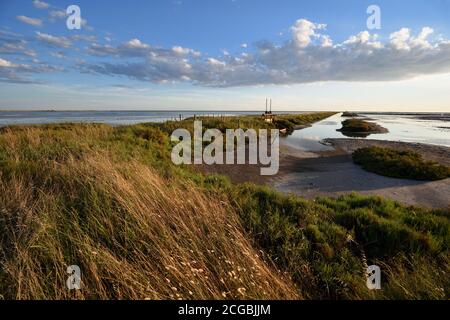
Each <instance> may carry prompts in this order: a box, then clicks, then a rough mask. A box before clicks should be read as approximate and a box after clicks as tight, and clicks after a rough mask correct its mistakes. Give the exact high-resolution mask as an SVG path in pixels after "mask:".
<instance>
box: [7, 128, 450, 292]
mask: <svg viewBox="0 0 450 320" xmlns="http://www.w3.org/2000/svg"><path fill="white" fill-rule="evenodd" d="M216 120H217V119H216ZM186 121H189V120H186ZM233 121H235V120H233ZM255 121H258V120H255ZM259 121H260V120H259ZM297 121H300V120H297ZM261 122H262V121H261ZM292 122H293V121H292ZM185 124H186V123H185ZM176 125H180V123H179V122H177V123H167V124H143V125H135V126H125V127H117V128H113V127H110V126H107V125H69V124H68V125H48V126H38V127H14V128H3V129H0V234H1V235H2V236H1V238H0V241H1V243H0V298H5V299H72V298H76V299H92V298H98V299H145V298H151V299H244V298H245V299H269V298H270V299H298V298H300V299H301V298H320V299H330V298H331V299H367V298H386V299H392V298H429V299H445V298H448V297H449V296H450V295H449V290H450V284H449V281H450V280H449V279H448V277H446V276H445V275H446V274H448V272H449V271H450V270H449V251H448V248H449V242H450V222H449V213H448V212H446V211H427V210H424V209H420V208H407V207H404V206H401V205H399V204H397V203H394V202H390V201H386V200H382V199H379V198H367V197H360V196H357V195H349V196H346V197H342V198H340V199H335V200H333V199H325V198H324V199H317V200H316V201H307V200H303V199H301V198H298V197H294V196H286V195H282V194H279V193H277V192H274V191H273V190H271V189H269V188H266V187H261V186H255V185H251V184H246V185H232V184H231V183H230V182H229V181H228V180H227V179H226V178H224V177H222V176H203V175H201V174H199V173H197V172H195V171H193V170H191V168H190V167H183V166H182V167H175V166H173V165H172V164H171V162H170V150H171V144H170V142H169V132H171V129H172V127H174V126H176ZM211 125H212V124H211ZM241 125H242V123H241ZM260 125H261V126H262V125H264V124H261V123H260ZM372 263H376V264H378V265H380V266H381V268H382V271H383V276H382V277H383V284H382V285H383V290H381V291H377V292H374V291H368V290H367V288H366V286H365V275H364V268H365V266H366V264H372ZM72 264H76V265H79V266H80V267H81V270H82V280H83V282H82V286H83V289H82V290H81V291H78V292H73V291H68V290H67V289H66V287H65V281H66V278H67V276H68V275H67V274H66V268H67V266H68V265H72Z"/></svg>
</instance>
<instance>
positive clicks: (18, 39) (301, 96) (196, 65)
mask: <svg viewBox="0 0 450 320" xmlns="http://www.w3.org/2000/svg"><path fill="white" fill-rule="evenodd" d="M72 4H76V5H78V6H79V7H80V8H81V17H82V18H83V24H82V28H81V30H69V29H68V28H67V27H66V19H67V17H66V16H65V9H66V8H67V7H68V6H69V5H72ZM371 4H376V5H378V6H379V7H380V9H381V29H379V30H367V29H368V28H367V24H366V21H367V18H368V16H369V15H368V14H367V13H366V9H367V7H368V6H369V5H371ZM449 38H450V1H447V0H432V1H400V0H398V1H396V0H391V1H376V0H374V1H365V0H360V1H356V0H346V1H331V0H330V1H299V0H297V1H295V0H289V1H287V0H279V1H272V0H270V1H269V0H264V1H260V0H179V1H177V0H167V1H162V0H159V1H144V0H140V1H138V0H134V1H133V0H129V1H106V0H96V1H55V0H48V1H47V0H42V1H40V0H34V1H33V0H18V1H6V0H0V109H8V110H10V109H76V110H81V109H106V110H110V109H158V110H161V109H168V110H181V109H205V110H214V109H215V110H236V109H238V110H257V109H260V108H261V107H262V105H263V103H264V101H265V97H266V96H270V97H272V98H273V99H274V102H275V106H276V108H278V109H279V110H336V109H341V110H344V109H345V110H347V109H348V110H392V111H398V110H403V111H450V93H449V92H450V90H448V85H446V84H448V83H449V80H450V41H449V40H448V39H449Z"/></svg>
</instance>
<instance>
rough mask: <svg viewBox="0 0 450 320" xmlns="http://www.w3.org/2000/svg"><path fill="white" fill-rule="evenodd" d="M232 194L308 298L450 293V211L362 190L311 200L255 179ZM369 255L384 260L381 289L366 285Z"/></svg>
mask: <svg viewBox="0 0 450 320" xmlns="http://www.w3.org/2000/svg"><path fill="white" fill-rule="evenodd" d="M233 198H234V199H235V201H236V203H237V207H239V208H240V214H241V217H242V219H243V221H244V226H245V227H246V228H247V230H248V232H249V233H250V234H252V235H253V237H254V238H255V241H256V243H257V244H258V245H259V246H260V247H261V248H262V249H263V250H264V251H265V252H266V253H267V254H268V255H269V256H270V257H271V258H272V259H274V261H275V262H276V263H277V265H278V266H279V267H280V268H282V269H284V270H289V272H290V273H291V275H292V277H293V280H294V281H295V283H296V284H297V285H298V286H299V287H300V288H301V289H302V293H303V294H304V295H305V296H306V297H308V298H312V299H330V298H331V299H367V298H382V299H393V298H403V299H404V298H408V299H409V298H413V299H445V298H448V297H449V294H450V291H449V290H450V281H449V278H448V277H442V275H443V274H445V273H446V272H448V271H449V269H450V268H449V264H448V263H449V252H448V249H449V244H450V223H449V213H448V212H443V211H427V210H425V209H420V208H413V207H405V206H402V205H400V204H398V203H395V202H392V201H389V200H385V199H381V198H378V197H362V196H358V195H357V194H350V195H347V196H342V197H340V198H338V199H330V198H319V199H317V200H316V201H307V200H303V199H301V198H298V197H295V196H287V195H282V194H280V193H278V192H274V191H273V190H271V189H270V188H267V187H260V186H254V185H244V186H240V187H238V188H237V189H236V190H235V193H234V195H233ZM366 262H367V264H369V265H370V264H377V265H380V266H381V267H382V270H383V290H381V291H377V292H373V291H372V292H370V291H368V290H367V288H366V287H365V284H364V276H363V270H364V268H365V263H366ZM417 274H421V275H422V276H423V277H424V278H419V279H418V278H416V277H417ZM419 288H420V289H419Z"/></svg>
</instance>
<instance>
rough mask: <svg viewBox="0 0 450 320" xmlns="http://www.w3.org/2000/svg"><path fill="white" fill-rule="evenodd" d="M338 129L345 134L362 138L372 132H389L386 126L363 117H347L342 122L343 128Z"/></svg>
mask: <svg viewBox="0 0 450 320" xmlns="http://www.w3.org/2000/svg"><path fill="white" fill-rule="evenodd" d="M337 131H340V132H341V133H342V134H343V135H345V136H349V137H361V138H365V137H367V136H369V135H371V134H376V133H387V132H389V131H388V130H387V129H386V128H383V127H382V126H380V125H378V124H376V123H373V122H369V121H365V120H362V119H347V120H345V121H343V122H342V128H341V129H338V130H337Z"/></svg>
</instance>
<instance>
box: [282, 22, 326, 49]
mask: <svg viewBox="0 0 450 320" xmlns="http://www.w3.org/2000/svg"><path fill="white" fill-rule="evenodd" d="M325 28H326V25H325V24H316V23H313V22H311V21H308V20H306V19H300V20H297V21H296V22H295V24H294V25H293V26H292V27H291V31H292V33H293V35H294V42H295V44H296V45H297V46H299V47H300V48H304V47H306V46H308V45H309V44H310V43H311V41H312V38H313V37H316V36H317V34H316V30H321V29H325Z"/></svg>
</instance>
